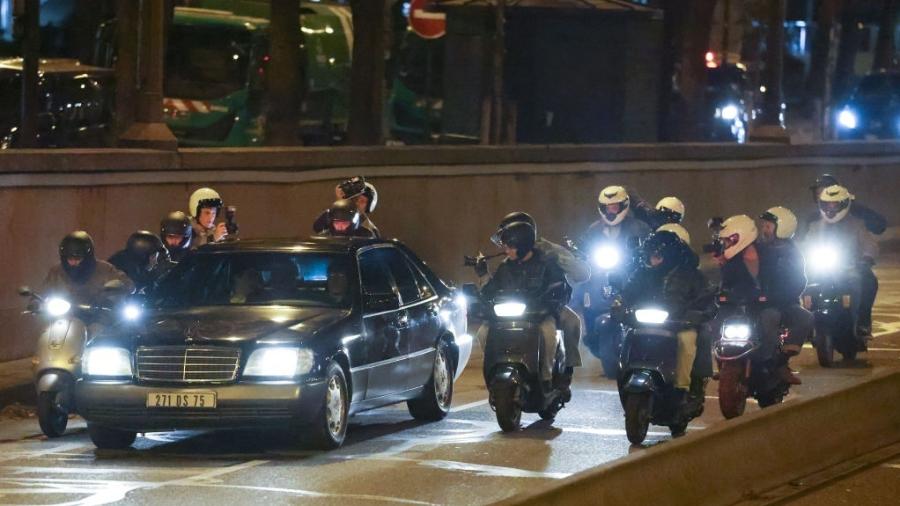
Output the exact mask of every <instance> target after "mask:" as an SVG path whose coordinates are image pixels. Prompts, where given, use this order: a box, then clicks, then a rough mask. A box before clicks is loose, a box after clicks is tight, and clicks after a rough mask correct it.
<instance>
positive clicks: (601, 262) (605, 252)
mask: <svg viewBox="0 0 900 506" xmlns="http://www.w3.org/2000/svg"><path fill="white" fill-rule="evenodd" d="M591 257H592V258H593V260H594V265H596V266H597V267H599V268H601V269H604V270H610V269H613V268H614V267H616V266H617V265H619V262H621V261H622V254H621V253H620V252H619V250H618V249H617V248H614V247H612V246H600V247H598V248H597V249H595V250H594V252H593V254H592V255H591Z"/></svg>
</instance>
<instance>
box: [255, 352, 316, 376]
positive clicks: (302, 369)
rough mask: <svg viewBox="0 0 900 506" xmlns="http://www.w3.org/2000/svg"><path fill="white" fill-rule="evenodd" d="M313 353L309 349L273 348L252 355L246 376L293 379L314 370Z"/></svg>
mask: <svg viewBox="0 0 900 506" xmlns="http://www.w3.org/2000/svg"><path fill="white" fill-rule="evenodd" d="M313 358H314V357H313V352H312V350H309V349H307V348H293V347H282V346H272V347H266V348H259V349H258V350H255V351H254V352H253V353H251V354H250V358H248V359H247V365H246V366H244V376H265V377H280V378H293V377H294V376H298V375H300V374H307V373H308V372H309V371H311V370H312V368H313Z"/></svg>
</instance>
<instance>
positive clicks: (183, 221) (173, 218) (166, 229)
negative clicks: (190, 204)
mask: <svg viewBox="0 0 900 506" xmlns="http://www.w3.org/2000/svg"><path fill="white" fill-rule="evenodd" d="M167 235H178V236H181V242H180V243H179V244H178V247H179V248H180V249H185V248H187V247H189V246H190V245H191V238H192V237H193V235H194V230H193V228H191V219H190V218H188V215H186V214H184V213H183V212H181V211H173V212H171V213H169V214H168V215H167V216H166V217H165V218H163V219H162V221H160V222H159V236H160V238H162V239H165V238H166V236H167Z"/></svg>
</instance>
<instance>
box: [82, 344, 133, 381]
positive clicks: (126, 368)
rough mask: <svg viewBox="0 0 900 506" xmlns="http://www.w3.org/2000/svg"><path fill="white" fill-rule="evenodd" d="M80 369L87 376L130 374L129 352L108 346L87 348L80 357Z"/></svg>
mask: <svg viewBox="0 0 900 506" xmlns="http://www.w3.org/2000/svg"><path fill="white" fill-rule="evenodd" d="M82 370H83V371H84V374H85V375H87V376H116V377H122V376H131V353H130V352H129V351H128V350H126V349H125V348H114V347H109V346H97V347H93V348H88V349H87V350H85V352H84V357H83V358H82Z"/></svg>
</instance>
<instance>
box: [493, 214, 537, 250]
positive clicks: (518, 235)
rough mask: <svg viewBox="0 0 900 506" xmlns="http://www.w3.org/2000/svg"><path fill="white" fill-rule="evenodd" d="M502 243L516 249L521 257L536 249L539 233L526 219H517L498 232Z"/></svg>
mask: <svg viewBox="0 0 900 506" xmlns="http://www.w3.org/2000/svg"><path fill="white" fill-rule="evenodd" d="M497 235H498V237H499V242H500V244H501V245H503V246H505V247H508V248H513V249H515V250H516V255H517V256H518V257H519V258H522V257H524V256H525V255H527V254H528V252H529V251H531V250H532V249H534V243H535V242H537V233H535V230H534V227H533V226H532V225H531V224H530V223H528V222H525V221H516V222H513V223H510V224H509V225H506V226H505V227H503V229H502V230H500V231H499V233H498V234H497Z"/></svg>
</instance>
